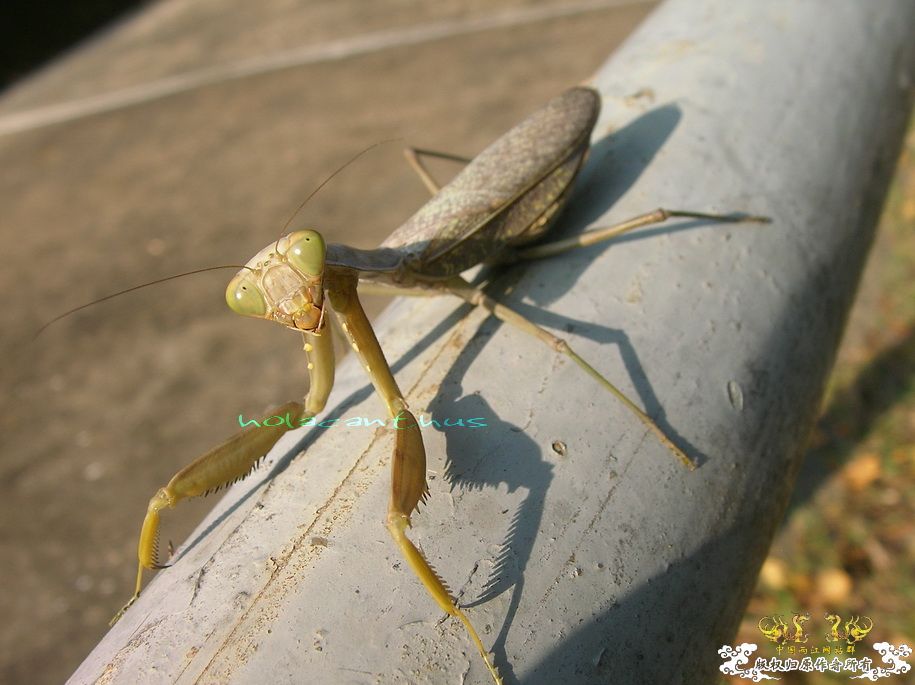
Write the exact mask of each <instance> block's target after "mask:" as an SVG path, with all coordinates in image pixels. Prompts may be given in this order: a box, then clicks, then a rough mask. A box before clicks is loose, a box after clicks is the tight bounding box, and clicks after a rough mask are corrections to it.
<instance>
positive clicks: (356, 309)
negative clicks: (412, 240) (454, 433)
mask: <svg viewBox="0 0 915 685" xmlns="http://www.w3.org/2000/svg"><path fill="white" fill-rule="evenodd" d="M356 283H357V279H356V276H355V275H354V274H351V275H334V276H333V277H330V276H328V277H327V280H326V281H325V284H326V287H327V292H328V295H329V297H330V302H331V306H332V307H333V309H334V311H335V312H336V314H337V316H338V318H339V320H340V324H341V326H342V328H343V331H344V333H346V336H347V338H348V339H349V342H350V344H351V345H352V347H353V349H354V350H355V351H356V353H357V354H358V355H359V359H360V360H361V361H362V364H363V366H365V369H366V371H367V372H368V374H369V377H370V378H371V379H372V384H373V385H374V386H375V390H376V391H377V392H378V394H379V395H381V398H382V399H383V400H384V403H385V405H386V406H387V409H388V413H389V414H390V415H391V418H392V419H393V421H394V426H395V428H396V429H397V438H396V443H395V446H394V456H393V459H392V461H391V502H390V505H389V506H388V520H387V527H388V531H389V532H390V533H391V536H392V537H393V538H394V541H395V542H396V543H397V546H398V548H400V551H401V554H403V556H404V558H405V559H406V560H407V563H408V564H409V565H410V568H411V569H413V572H414V573H415V574H416V576H417V577H418V578H419V580H420V581H421V582H422V584H423V585H424V586H425V588H426V590H427V591H428V592H429V594H430V595H432V598H433V599H434V600H435V601H436V603H437V604H438V605H439V607H441V609H442V610H443V611H444V612H445V613H447V614H448V615H450V616H453V617H455V618H457V619H458V620H459V621H461V623H463V624H464V627H465V628H466V630H467V633H468V634H469V635H470V638H471V639H472V640H473V643H474V644H475V645H476V647H477V649H478V650H479V651H480V656H482V657H483V661H484V662H485V663H486V667H487V668H488V669H489V672H490V674H491V675H492V677H493V680H494V681H495V682H496V683H497V685H501V683H502V679H501V677H500V676H499V672H498V671H497V670H496V667H495V665H493V663H492V661H491V660H490V658H489V655H488V653H487V652H486V649H485V648H484V647H483V642H482V641H481V640H480V637H479V635H478V634H477V631H476V630H475V629H474V627H473V625H471V623H470V620H469V619H468V618H467V616H466V615H465V614H464V612H463V611H461V610H460V609H459V608H458V607H457V605H456V604H455V603H454V599H453V598H452V596H451V593H450V592H449V591H448V588H447V587H446V586H445V583H444V582H443V581H442V580H441V578H439V577H438V574H436V572H435V571H434V570H433V569H432V567H431V566H430V565H429V562H428V561H427V560H426V558H425V557H424V556H423V554H422V552H420V551H419V549H417V548H416V546H415V545H414V544H413V543H412V542H411V541H410V539H409V538H408V537H407V534H406V530H407V528H409V527H410V516H411V514H412V513H413V512H414V511H416V509H417V507H418V505H419V503H420V502H422V501H423V500H425V498H426V496H427V495H428V494H429V490H428V486H427V484H426V450H425V447H424V446H423V439H422V434H421V433H420V430H419V425H418V424H417V422H416V418H415V417H414V416H413V414H412V413H411V412H410V410H409V409H408V408H407V404H406V401H405V400H404V398H403V394H402V393H401V392H400V389H399V388H398V387H397V382H396V381H395V380H394V376H393V374H391V369H390V367H388V362H387V360H386V359H385V358H384V353H383V352H382V350H381V346H380V345H379V344H378V339H377V338H376V337H375V332H374V331H373V330H372V327H371V324H370V323H369V320H368V318H367V317H366V315H365V312H364V311H363V309H362V304H361V303H360V302H359V298H358V295H357V294H356Z"/></svg>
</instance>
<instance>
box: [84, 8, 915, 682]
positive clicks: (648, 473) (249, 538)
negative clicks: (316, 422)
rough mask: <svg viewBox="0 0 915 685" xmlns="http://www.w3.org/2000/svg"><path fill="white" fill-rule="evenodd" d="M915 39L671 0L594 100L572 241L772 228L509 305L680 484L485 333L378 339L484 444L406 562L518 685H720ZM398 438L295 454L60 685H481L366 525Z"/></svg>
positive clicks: (890, 18)
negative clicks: (439, 582) (546, 333)
mask: <svg viewBox="0 0 915 685" xmlns="http://www.w3.org/2000/svg"><path fill="white" fill-rule="evenodd" d="M826 5H828V7H829V12H828V13H827V12H826V11H825V7H826ZM913 21H915V9H913V7H912V5H911V4H909V3H905V2H896V3H889V2H888V3H884V4H882V5H881V11H879V12H878V11H874V8H873V7H865V6H863V5H861V4H860V3H856V2H851V1H849V2H842V3H835V2H829V3H807V4H804V5H798V4H797V3H791V2H770V3H765V4H762V3H760V4H756V5H752V6H749V5H748V6H744V7H742V8H741V10H740V11H739V12H738V11H735V6H734V4H733V3H728V2H725V1H724V0H701V1H690V0H671V1H670V2H668V3H666V4H665V6H664V8H663V9H662V10H661V11H659V12H658V13H657V14H656V15H655V16H654V17H653V19H652V20H651V21H650V22H649V23H648V24H646V25H645V26H644V27H643V29H642V30H641V31H640V32H639V33H638V34H637V35H636V36H635V37H634V38H633V39H632V40H631V41H630V42H629V43H627V45H626V47H625V48H624V49H623V50H622V51H621V52H620V53H618V54H617V55H616V56H615V58H614V59H613V60H612V61H611V62H609V63H608V65H607V67H606V68H605V69H602V70H601V71H600V73H599V74H598V76H597V77H596V78H595V82H596V83H597V84H598V85H599V86H600V88H601V90H602V93H603V95H604V98H605V111H604V114H603V116H602V119H601V121H600V122H599V124H598V127H597V130H596V134H595V146H594V151H593V154H592V157H591V159H590V161H589V165H588V167H587V169H586V171H585V173H584V174H583V178H582V179H581V187H580V188H579V190H578V192H577V193H576V194H575V196H574V198H573V200H572V207H571V211H570V212H569V213H568V215H567V217H566V221H565V222H564V227H565V229H566V230H569V231H574V230H580V229H581V228H583V227H584V226H585V225H587V224H589V223H592V222H599V223H606V222H608V221H610V220H612V219H622V218H626V217H629V216H632V215H634V214H637V213H639V212H641V211H644V210H647V209H651V208H653V207H654V206H655V205H656V204H659V203H660V204H665V205H673V206H684V207H690V208H698V209H707V210H729V209H743V210H747V211H750V212H754V213H763V214H767V215H769V216H771V217H772V218H773V223H772V224H771V225H770V226H766V227H758V226H709V225H706V224H702V223H696V222H691V223H687V224H686V225H682V224H681V225H678V226H667V227H663V228H658V229H655V230H650V231H646V232H644V233H642V234H641V235H638V236H636V235H633V236H631V237H630V238H628V239H626V240H624V241H621V242H620V243H618V244H617V245H616V246H614V247H612V248H607V247H602V248H595V249H592V250H588V251H583V252H581V253H579V254H575V255H570V256H569V257H568V258H565V259H560V260H551V261H549V262H544V263H541V264H537V265H534V266H531V267H529V268H526V269H524V270H523V273H522V272H521V271H520V270H516V271H513V272H512V273H510V274H508V275H507V276H506V278H505V280H504V281H500V283H499V285H500V286H502V291H503V292H506V293H508V291H509V290H510V291H511V292H510V294H506V297H507V298H508V299H509V301H511V302H513V303H515V304H516V306H518V307H519V308H520V309H521V310H522V311H524V312H526V313H529V314H530V315H531V316H532V318H534V319H535V320H537V321H538V322H540V323H542V324H544V325H547V326H549V327H551V328H554V329H558V330H565V331H566V332H567V335H568V337H569V338H570V339H571V340H572V341H573V344H574V345H576V347H577V348H579V350H580V352H581V353H582V354H583V355H584V356H586V357H588V358H591V359H593V360H594V361H595V362H596V364H597V365H598V366H599V367H600V368H601V369H602V370H605V371H607V372H608V374H609V375H610V376H611V377H613V378H615V379H628V380H626V381H624V382H623V384H624V386H625V387H627V388H629V389H630V391H633V392H634V393H635V394H637V395H638V397H639V398H640V399H641V401H642V402H643V403H644V404H645V405H646V406H647V407H648V409H649V411H650V412H651V413H653V414H656V415H659V416H660V417H661V419H660V420H661V422H662V425H663V426H664V427H665V429H666V430H668V432H670V433H671V434H672V435H673V436H674V437H675V439H677V440H678V441H679V442H680V443H681V444H683V445H685V446H686V447H687V449H688V450H689V452H690V453H691V454H692V456H693V457H694V458H696V460H697V461H698V462H699V463H700V465H701V467H700V469H699V470H698V471H696V472H695V473H688V472H686V471H684V470H682V468H681V467H679V466H678V464H677V463H676V462H675V461H674V460H673V459H672V458H671V457H670V455H669V454H668V453H666V452H665V450H664V449H663V448H661V447H660V446H659V445H658V444H657V443H656V442H655V441H654V440H652V439H651V437H650V436H647V435H646V434H645V431H644V430H643V429H641V427H640V426H639V424H637V423H636V422H635V421H634V420H633V419H632V418H631V417H630V416H628V415H627V414H626V412H625V410H623V409H622V408H621V407H619V406H618V405H616V404H615V403H614V402H613V401H612V400H610V399H609V398H607V397H606V396H605V395H604V394H603V393H602V391H601V390H600V389H599V388H597V387H596V386H594V385H593V384H590V383H588V382H587V381H586V379H583V378H582V377H581V374H580V371H578V370H577V369H576V368H574V367H572V366H571V365H569V364H567V363H564V362H563V361H562V360H561V359H559V358H557V357H556V355H554V354H552V353H551V352H550V351H548V350H546V349H544V348H543V347H542V345H539V344H538V343H537V342H536V341H533V340H528V339H525V338H524V337H522V336H521V335H519V334H518V333H516V332H514V331H510V330H506V329H504V327H499V326H497V325H495V324H493V323H492V322H491V321H488V320H486V318H485V317H484V316H482V315H481V314H479V313H473V314H470V315H469V316H462V315H463V311H462V309H461V308H460V307H456V306H455V305H453V304H449V303H447V302H441V303H430V302H428V301H402V302H398V303H397V304H396V305H395V306H393V307H392V308H390V309H389V310H387V311H386V312H385V314H384V315H383V316H382V317H381V319H380V320H379V324H378V326H379V330H380V331H382V337H383V340H384V341H385V347H386V350H387V352H388V354H389V356H390V358H391V359H392V361H394V366H395V370H396V372H397V374H398V378H399V380H400V383H401V385H402V387H404V388H405V389H407V396H408V398H409V399H410V401H411V402H412V404H413V406H414V408H416V409H418V410H422V409H426V410H427V411H429V412H430V413H431V414H432V415H433V416H436V417H439V418H441V419H444V418H452V419H453V418H459V417H469V416H480V417H486V419H487V420H488V421H489V422H490V425H489V426H488V427H487V428H486V429H480V430H479V431H477V430H470V429H455V430H451V431H448V430H445V431H435V432H433V431H430V432H428V433H427V439H428V451H429V454H430V464H429V467H430V473H431V475H432V476H433V480H432V483H431V488H432V497H431V499H430V502H429V505H428V507H427V508H425V509H424V511H423V512H422V514H421V515H419V516H417V517H416V521H415V523H416V526H415V529H414V537H415V538H416V539H418V540H419V541H420V543H421V545H422V546H423V548H424V549H425V550H426V552H427V554H428V555H429V556H430V558H431V559H432V561H433V564H434V565H435V566H436V567H437V568H438V569H439V571H440V572H442V573H443V575H444V576H445V577H446V578H447V579H448V580H449V582H450V583H451V584H452V586H453V587H454V589H455V591H456V592H457V594H458V595H459V597H460V598H461V600H462V602H463V603H464V604H465V605H468V606H469V611H470V613H471V618H472V619H473V620H474V621H475V622H476V623H477V624H478V625H481V626H485V627H484V633H485V635H484V641H486V642H487V644H489V645H492V646H493V649H494V652H495V654H496V659H497V662H498V664H499V666H500V668H502V670H503V672H504V673H505V676H506V680H507V682H525V683H527V682H531V683H539V682H544V683H547V682H549V683H552V682H582V683H592V682H593V683H597V682H606V681H608V680H609V681H612V682H690V683H692V682H696V683H700V682H709V681H710V680H711V679H713V678H714V674H715V673H716V667H717V664H718V663H720V660H719V658H718V656H717V648H718V647H719V646H720V645H721V644H724V643H726V642H727V641H728V640H729V639H730V637H731V636H732V635H733V632H734V629H735V627H736V624H737V622H738V620H739V618H740V613H741V611H742V609H743V606H744V603H745V601H746V598H747V596H748V595H749V592H750V590H751V588H752V584H753V582H754V579H755V576H756V571H757V569H758V566H759V564H760V563H761V561H762V559H763V557H764V555H765V551H766V549H767V546H768V542H769V540H770V538H771V535H772V532H773V530H774V528H775V525H776V523H777V521H778V519H779V517H780V512H781V511H782V510H783V508H784V505H785V503H786V500H787V497H788V494H789V492H790V488H791V484H792V480H793V476H794V474H795V472H796V469H797V466H798V463H799V460H800V458H801V456H802V453H803V447H804V441H805V438H806V436H807V433H808V432H809V429H810V426H811V424H812V421H813V418H814V417H815V414H816V410H817V407H818V402H819V397H820V394H821V391H822V387H823V384H824V382H825V379H826V375H827V373H828V370H829V368H830V366H831V362H832V358H833V355H834V352H835V349H836V346H837V345H838V340H839V337H840V333H841V330H842V326H843V323H844V320H845V316H846V313H847V310H848V306H849V305H850V302H851V299H852V295H853V293H854V290H855V287H856V284H857V279H858V276H859V274H860V272H861V269H862V267H863V262H864V256H865V254H866V252H867V248H868V246H869V244H870V241H871V237H872V232H873V226H874V222H875V220H876V216H877V212H878V210H879V206H880V200H881V198H882V192H883V189H884V188H885V184H886V181H887V179H888V175H889V172H890V171H891V167H892V161H893V159H894V156H895V150H896V146H897V144H898V142H899V139H900V136H901V133H902V130H903V125H904V123H905V121H906V115H907V112H908V105H909V99H910V89H908V87H907V86H906V83H909V82H910V79H911V74H912V68H913V58H915V54H913V51H912V46H911V44H910V43H909V42H907V41H908V37H909V36H910V31H909V28H910V27H911V26H912V25H913ZM800 65H803V66H800ZM824 103H829V105H830V106H829V107H824ZM697 204H699V205H701V206H698V207H697ZM610 274H612V278H611V277H610V276H609V275H610ZM610 284H612V290H611V285H610ZM535 306H536V307H542V308H544V309H543V310H542V311H537V310H535V309H534V307H535ZM417 329H418V330H417ZM334 397H335V399H336V401H332V402H331V405H332V408H331V409H330V410H329V412H328V414H329V415H330V416H371V415H372V412H373V411H375V412H377V411H379V410H380V403H379V402H378V401H377V400H376V399H375V398H373V397H372V396H371V394H370V392H369V391H368V389H367V388H366V386H365V381H364V379H363V378H362V377H361V374H360V373H359V369H358V368H357V365H354V364H347V363H344V365H343V367H342V368H341V373H340V379H339V387H338V388H337V393H336V394H335V396H334ZM388 438H389V436H386V435H385V433H384V432H379V433H374V432H371V431H366V430H363V432H362V433H357V432H345V431H343V430H337V429H329V430H327V431H326V432H323V433H311V434H308V435H306V436H296V437H291V438H290V439H289V440H288V441H286V442H285V443H284V444H283V446H282V449H280V450H278V451H277V452H276V453H275V454H274V455H273V457H272V459H271V461H270V464H269V465H268V469H267V470H266V471H267V473H264V474H263V475H262V477H258V478H253V479H250V480H249V481H248V482H246V484H245V485H244V486H243V487H240V488H238V489H236V490H235V491H233V493H232V496H231V497H229V498H226V499H225V500H223V501H222V502H221V503H220V505H219V507H218V508H217V510H216V511H215V512H214V513H213V514H212V515H211V517H210V518H208V520H207V521H206V522H205V523H204V524H203V525H202V526H201V527H200V528H199V529H198V531H197V533H196V534H195V535H194V536H192V537H191V540H190V543H189V545H188V546H187V547H186V548H185V549H184V550H182V551H181V552H180V553H179V555H178V557H177V559H176V564H175V567H174V568H173V569H171V570H169V571H167V572H165V573H162V574H160V575H159V577H158V578H157V579H156V581H155V582H154V583H152V584H151V585H150V588H149V590H148V592H147V593H146V596H144V597H143V598H141V601H140V602H139V603H138V604H137V606H136V607H135V608H134V609H133V610H132V611H131V612H130V613H128V615H127V616H126V617H125V619H124V620H123V621H122V622H121V623H120V624H119V625H118V626H117V627H116V628H115V630H113V631H112V632H111V633H110V634H109V635H108V636H107V637H106V638H105V640H104V641H103V642H102V643H101V644H100V645H99V647H98V649H97V650H96V651H95V652H94V653H93V655H92V656H90V658H89V659H88V660H87V661H86V662H85V663H84V664H83V666H82V667H81V669H80V670H79V671H78V672H77V674H76V676H75V677H74V682H91V681H94V680H95V679H96V678H98V677H100V676H101V678H102V679H103V680H105V681H114V682H136V681H137V680H140V681H142V680H144V679H147V680H149V681H150V682H152V681H159V680H162V679H165V680H176V681H179V682H190V681H193V682H227V681H229V680H231V681H233V682H263V681H264V680H268V681H270V682H296V681H297V680H299V679H301V678H303V677H304V678H308V679H313V680H316V681H320V682H429V683H439V682H464V681H465V679H466V680H468V681H470V682H485V681H486V674H485V672H484V671H483V670H482V668H481V664H480V663H479V660H478V657H477V655H476V654H475V652H474V651H473V649H472V647H471V646H470V645H468V644H467V641H466V639H465V637H464V634H463V632H462V630H461V629H460V628H459V627H458V626H455V625H453V622H445V623H440V622H439V618H440V616H439V612H438V611H437V610H436V609H435V607H434V605H433V604H432V602H431V601H430V600H429V599H428V598H427V597H426V596H425V595H424V593H423V592H422V591H421V590H420V589H419V587H418V584H417V583H416V581H415V580H414V579H413V577H412V576H411V575H410V574H409V573H408V572H407V571H406V569H405V568H404V565H403V564H402V563H401V562H400V560H399V558H398V556H397V554H396V552H395V550H394V549H393V546H392V545H391V544H390V542H389V541H388V540H387V538H386V534H385V532H384V530H383V527H382V526H381V525H380V522H381V519H382V516H383V512H384V510H385V502H386V499H387V489H388V484H387V477H386V476H387V466H388V454H389V452H390V448H391V445H390V440H389V439H388ZM296 440H299V441H300V442H299V443H298V444H297V445H295V443H296ZM557 440H560V441H562V442H563V443H565V445H566V448H565V449H564V450H560V452H561V453H560V452H556V451H554V450H551V448H550V446H551V445H552V444H554V443H555V441H557ZM293 445H295V447H293ZM301 449H305V450H306V454H305V455H304V456H298V457H297V458H296V455H297V454H298V452H299V450H301ZM268 473H269V474H270V475H273V476H274V477H273V478H272V479H271V480H270V481H269V482H268V480H267V475H268ZM329 588H330V590H329ZM481 598H483V599H485V601H483V599H481Z"/></svg>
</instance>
